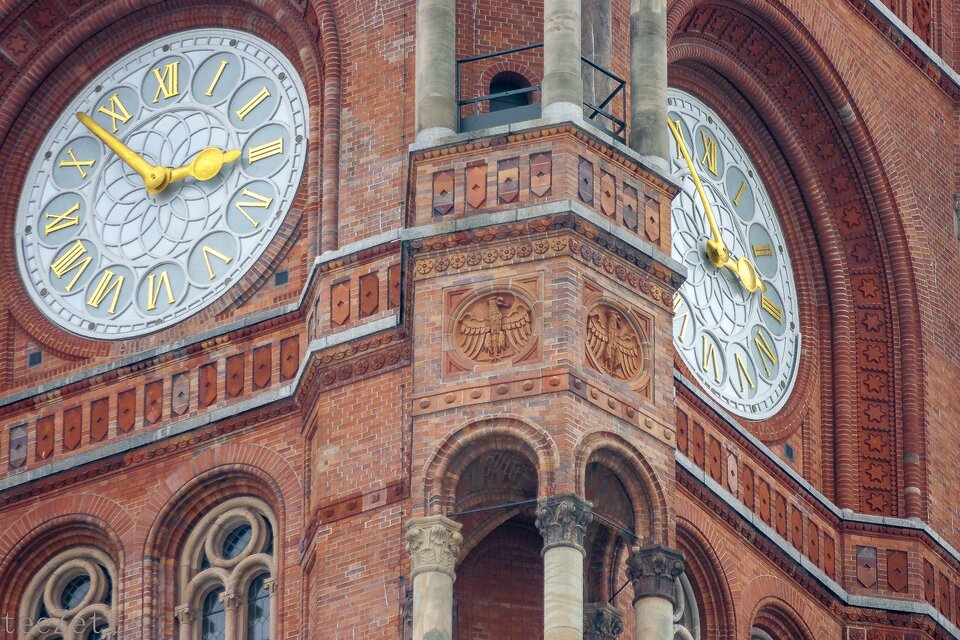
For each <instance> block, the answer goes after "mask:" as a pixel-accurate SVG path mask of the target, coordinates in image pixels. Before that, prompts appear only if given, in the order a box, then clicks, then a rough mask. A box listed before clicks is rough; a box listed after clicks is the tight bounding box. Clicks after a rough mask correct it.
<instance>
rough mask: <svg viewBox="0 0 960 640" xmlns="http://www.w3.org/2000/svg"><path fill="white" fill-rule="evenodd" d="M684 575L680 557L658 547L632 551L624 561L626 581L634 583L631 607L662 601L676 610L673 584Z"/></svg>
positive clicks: (674, 552)
mask: <svg viewBox="0 0 960 640" xmlns="http://www.w3.org/2000/svg"><path fill="white" fill-rule="evenodd" d="M681 573H683V554H682V553H680V552H679V551H677V550H675V549H671V548H670V547H665V546H663V545H661V544H655V545H651V546H649V547H643V548H642V549H640V548H634V550H633V553H631V554H630V557H629V558H628V559H627V578H629V579H630V581H631V582H633V594H634V599H633V601H634V603H636V601H637V600H640V599H642V598H663V599H664V600H669V601H670V602H672V603H673V604H674V606H676V604H677V601H676V595H675V592H674V582H675V581H676V579H677V578H678V577H679V576H680V574H681Z"/></svg>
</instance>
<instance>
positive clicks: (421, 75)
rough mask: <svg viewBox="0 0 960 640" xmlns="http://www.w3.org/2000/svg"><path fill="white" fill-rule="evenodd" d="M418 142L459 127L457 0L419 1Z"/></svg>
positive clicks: (417, 51) (417, 50)
mask: <svg viewBox="0 0 960 640" xmlns="http://www.w3.org/2000/svg"><path fill="white" fill-rule="evenodd" d="M416 37H417V49H416V63H417V79H416V82H417V89H416V91H417V113H416V127H417V141H420V142H422V141H425V140H426V141H429V140H433V139H436V138H439V137H442V136H445V135H451V134H453V133H455V132H456V128H457V98H456V67H457V60H456V39H457V20H456V1H455V0H417V36H416Z"/></svg>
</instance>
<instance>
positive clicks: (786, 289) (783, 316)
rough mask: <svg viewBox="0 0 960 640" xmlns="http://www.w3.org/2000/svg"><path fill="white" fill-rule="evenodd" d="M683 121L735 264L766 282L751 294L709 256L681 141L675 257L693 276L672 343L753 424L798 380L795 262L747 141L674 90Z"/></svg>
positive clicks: (675, 110)
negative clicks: (740, 262)
mask: <svg viewBox="0 0 960 640" xmlns="http://www.w3.org/2000/svg"><path fill="white" fill-rule="evenodd" d="M669 113H670V118H671V119H672V120H673V121H675V122H678V123H679V125H680V126H679V130H680V131H681V133H682V136H683V139H684V142H685V146H686V147H687V148H688V150H689V152H690V154H691V156H692V157H693V162H694V164H695V167H696V169H697V174H698V175H699V177H700V180H701V183H702V186H703V190H704V195H705V197H706V199H707V201H708V202H709V203H710V209H711V211H712V213H713V216H714V218H715V219H716V222H717V226H718V227H719V229H720V235H721V238H722V239H723V242H724V244H725V245H726V247H727V249H728V250H729V252H730V255H731V256H732V258H733V259H734V260H736V259H738V258H745V259H746V260H747V261H749V263H750V265H751V266H752V268H753V269H754V270H755V271H756V273H757V275H758V276H759V277H760V278H761V280H762V282H763V289H762V290H761V289H758V290H757V291H755V292H753V293H751V292H750V291H748V290H747V288H746V287H745V286H744V285H743V283H742V281H741V277H740V276H742V275H743V272H741V274H740V276H738V274H737V273H736V272H735V270H733V269H729V268H724V267H720V268H718V267H716V266H715V265H714V264H713V263H712V262H711V261H710V259H709V258H708V256H707V253H706V242H707V240H708V239H709V238H710V237H711V230H710V226H709V224H708V222H707V216H706V213H705V211H704V206H703V203H702V200H701V198H700V195H699V194H698V192H697V189H696V185H695V182H694V180H693V177H692V176H691V175H690V172H689V169H688V167H687V164H686V161H685V160H684V159H683V156H682V154H680V152H679V149H678V146H677V143H676V141H675V140H673V139H672V140H671V144H672V152H673V162H674V166H675V168H676V169H677V171H679V172H680V174H681V185H682V189H681V191H680V192H679V193H678V195H677V197H676V198H675V200H674V202H673V208H672V221H673V252H672V253H673V257H674V258H675V259H677V260H679V261H681V262H683V263H684V264H685V265H686V267H687V270H688V279H687V281H686V282H685V283H684V285H683V286H682V287H681V288H680V291H679V292H678V294H677V297H676V298H675V301H674V303H675V304H674V311H675V316H674V344H675V346H676V348H677V351H678V352H679V353H680V355H681V357H682V358H683V359H684V361H685V363H686V365H687V367H688V368H689V369H690V371H691V372H693V373H694V375H696V376H697V378H698V380H699V381H700V383H701V384H702V385H703V386H704V387H705V388H706V389H707V390H708V391H709V392H710V394H711V396H712V397H713V398H715V399H716V400H718V401H719V402H720V403H721V405H723V406H724V407H725V408H726V409H728V410H730V411H731V412H732V413H735V414H736V415H739V416H741V417H744V418H748V419H751V420H763V419H767V418H770V417H771V416H773V415H774V414H775V413H776V412H777V411H778V410H779V409H780V408H781V407H782V406H783V404H784V403H785V402H786V400H787V398H788V397H789V395H790V392H791V390H792V388H793V385H794V382H795V381H796V376H797V358H798V356H799V350H800V332H799V320H798V312H797V295H796V287H795V285H794V279H793V274H792V271H791V266H790V258H789V255H788V253H787V250H786V245H785V242H784V239H783V232H782V231H781V229H780V225H779V223H778V221H777V216H776V212H775V211H774V209H773V206H772V204H771V201H770V198H769V196H768V195H767V192H766V189H765V188H764V186H763V183H762V182H761V181H760V180H759V178H758V175H757V170H756V168H755V167H754V165H753V163H752V162H751V161H750V159H749V157H748V156H747V154H746V152H745V151H744V149H743V146H742V145H741V144H740V143H739V142H738V141H737V140H736V138H735V137H734V136H733V134H732V133H731V132H730V129H729V128H728V127H727V126H725V125H724V123H723V122H722V121H721V120H720V118H719V116H717V114H716V113H715V112H714V111H713V110H711V109H710V108H709V107H707V106H706V105H705V104H703V103H702V102H701V101H699V100H698V99H696V98H694V97H693V96H691V95H690V94H688V93H686V92H683V91H679V90H675V89H671V90H670V92H669Z"/></svg>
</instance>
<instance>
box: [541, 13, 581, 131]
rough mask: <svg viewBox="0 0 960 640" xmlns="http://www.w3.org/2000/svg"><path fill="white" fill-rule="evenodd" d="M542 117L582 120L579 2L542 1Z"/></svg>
mask: <svg viewBox="0 0 960 640" xmlns="http://www.w3.org/2000/svg"><path fill="white" fill-rule="evenodd" d="M543 115H544V116H546V117H555V118H564V119H582V118H583V77H582V76H581V75H580V0H544V1H543Z"/></svg>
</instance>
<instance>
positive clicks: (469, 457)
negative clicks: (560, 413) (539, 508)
mask: <svg viewBox="0 0 960 640" xmlns="http://www.w3.org/2000/svg"><path fill="white" fill-rule="evenodd" d="M497 451H510V452H513V453H516V454H519V455H520V456H522V457H524V458H526V460H527V461H529V462H530V464H531V465H532V466H533V467H534V469H536V472H537V492H538V495H539V496H549V495H552V493H553V485H554V481H553V476H554V473H555V470H556V469H557V466H558V464H559V453H558V451H557V445H556V443H555V442H554V441H553V439H552V438H551V437H550V435H549V434H547V432H546V431H544V430H543V429H541V428H540V427H538V426H536V425H534V424H533V423H531V422H528V421H526V420H524V419H522V418H519V417H499V418H488V419H483V420H477V421H475V422H471V423H469V424H467V425H464V426H463V427H461V428H460V429H458V430H456V431H454V432H453V433H451V434H450V435H449V436H447V438H446V439H445V440H444V441H443V442H442V443H441V444H440V445H439V446H438V447H437V448H436V450H435V451H434V452H433V455H432V456H431V457H430V460H429V462H428V463H427V464H426V465H425V467H424V471H423V478H424V480H423V500H424V502H423V504H424V505H425V508H426V510H427V512H428V513H429V514H436V513H440V512H442V511H447V512H449V511H451V510H452V508H453V504H454V501H455V492H456V484H457V482H458V481H459V478H460V474H461V473H462V472H463V471H464V470H465V469H466V468H467V467H468V466H469V465H470V464H471V463H472V462H474V461H475V460H477V459H479V458H481V457H482V456H484V455H486V454H489V453H493V452H497Z"/></svg>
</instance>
